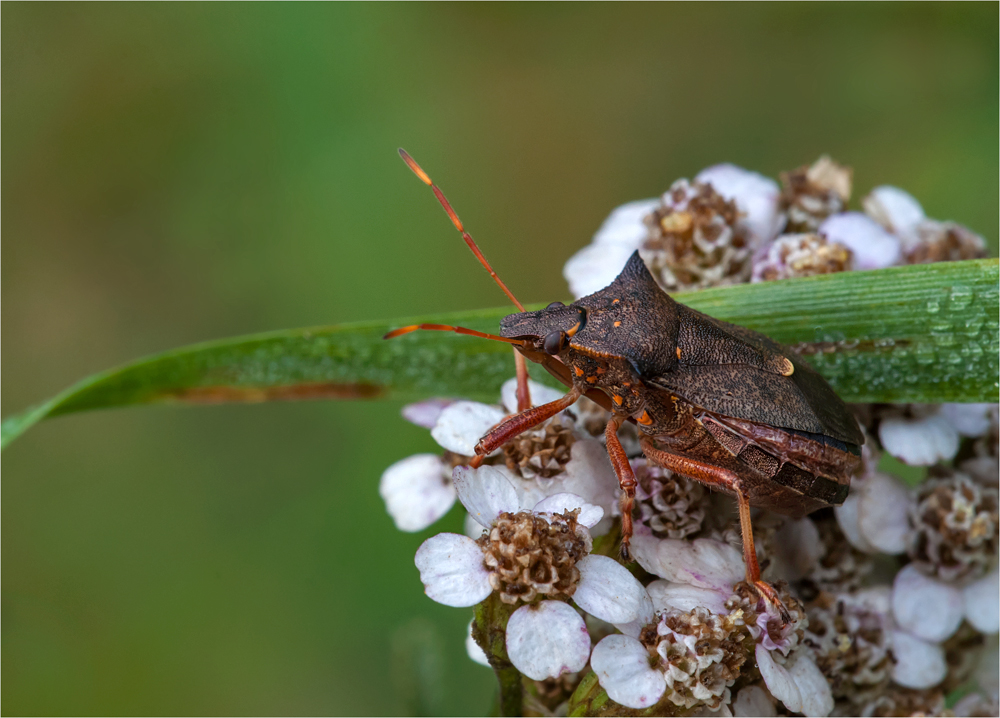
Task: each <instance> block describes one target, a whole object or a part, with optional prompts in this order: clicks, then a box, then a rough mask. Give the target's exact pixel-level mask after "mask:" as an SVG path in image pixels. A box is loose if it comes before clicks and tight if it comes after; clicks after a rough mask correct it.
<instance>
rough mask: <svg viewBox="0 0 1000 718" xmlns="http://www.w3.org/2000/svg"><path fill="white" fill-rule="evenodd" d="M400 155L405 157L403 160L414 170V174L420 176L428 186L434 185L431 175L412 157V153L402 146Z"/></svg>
mask: <svg viewBox="0 0 1000 718" xmlns="http://www.w3.org/2000/svg"><path fill="white" fill-rule="evenodd" d="M399 156H400V157H402V158H403V162H405V163H406V166H407V167H409V168H410V169H411V170H413V174H415V175H416V176H417V177H419V178H420V180H421V181H422V182H423V183H424V184H425V185H428V186H432V185H433V184H434V183H433V182H431V178H430V176H429V175H428V174H427V173H426V172H424V170H423V169H422V168H421V167H420V165H418V164H417V161H416V160H415V159H413V158H412V157H410V153H409V152H407V151H406V150H404V149H403V148H402V147H400V148H399Z"/></svg>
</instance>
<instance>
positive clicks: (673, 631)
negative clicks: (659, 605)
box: [639, 607, 748, 710]
mask: <svg viewBox="0 0 1000 718" xmlns="http://www.w3.org/2000/svg"><path fill="white" fill-rule="evenodd" d="M747 637H748V633H747V630H746V627H745V626H744V625H743V622H742V620H741V614H740V613H739V612H735V613H732V614H730V615H728V616H719V615H716V614H714V613H711V612H710V611H709V610H708V609H705V608H701V607H697V608H694V609H692V610H691V611H688V612H681V611H669V612H667V613H665V614H663V615H662V616H661V617H660V621H659V623H657V624H655V625H653V626H648V627H647V628H645V629H643V632H642V634H641V635H640V636H639V640H640V641H641V642H642V643H643V645H645V646H646V648H647V650H649V652H650V655H651V656H652V657H653V658H658V659H659V660H658V663H659V666H658V667H659V669H660V670H662V671H663V674H664V677H665V678H666V682H667V694H666V698H667V699H668V700H669V701H670V702H671V703H673V704H674V705H677V706H682V707H684V708H692V707H694V706H705V707H707V708H708V709H710V710H715V709H717V708H719V706H722V705H724V704H727V703H729V687H730V686H732V685H733V683H735V682H736V679H737V678H738V677H739V675H740V666H742V665H743V663H744V661H746V656H747V651H746V649H745V648H744V646H743V641H744V639H746V638H747Z"/></svg>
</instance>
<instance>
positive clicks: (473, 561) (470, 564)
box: [413, 534, 493, 606]
mask: <svg viewBox="0 0 1000 718" xmlns="http://www.w3.org/2000/svg"><path fill="white" fill-rule="evenodd" d="M413 562H414V563H415V564H416V565H417V569H418V570H419V571H420V580H421V581H422V582H423V584H424V593H426V594H427V595H428V596H429V597H430V598H431V599H433V600H434V601H437V602H438V603H443V604H444V605H445V606H475V605H476V604H477V603H479V602H480V601H482V600H483V599H485V598H486V597H487V596H489V595H490V593H491V592H492V590H493V589H492V588H490V573H489V571H487V570H486V567H485V566H483V551H482V549H480V548H479V546H477V545H476V542H475V541H473V540H472V539H470V538H469V537H468V536H459V535H458V534H438V535H437V536H431V537H430V538H429V539H427V540H426V541H424V542H423V543H422V544H420V548H418V549H417V555H416V557H414V561H413Z"/></svg>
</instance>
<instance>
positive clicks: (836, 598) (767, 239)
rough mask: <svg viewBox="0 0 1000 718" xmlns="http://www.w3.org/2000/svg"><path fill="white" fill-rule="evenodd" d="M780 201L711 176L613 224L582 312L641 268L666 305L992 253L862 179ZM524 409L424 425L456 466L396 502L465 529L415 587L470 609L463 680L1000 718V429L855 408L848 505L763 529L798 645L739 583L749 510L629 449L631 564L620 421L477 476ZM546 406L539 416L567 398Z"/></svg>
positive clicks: (409, 415) (427, 462) (393, 497)
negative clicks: (859, 186)
mask: <svg viewBox="0 0 1000 718" xmlns="http://www.w3.org/2000/svg"><path fill="white" fill-rule="evenodd" d="M779 180H780V181H779V182H775V181H774V180H771V179H769V178H766V177H763V176H761V175H759V174H756V173H753V172H749V171H747V170H744V169H741V168H739V167H736V166H734V165H717V166H714V167H710V168H708V169H706V170H704V171H703V172H701V173H699V174H698V175H696V176H695V177H694V179H693V180H691V181H689V180H683V179H682V180H678V181H677V182H675V183H674V184H673V185H672V186H671V187H670V189H669V190H668V191H667V192H666V193H665V194H664V195H663V196H662V197H660V198H659V199H653V200H643V201H638V202H633V203H631V204H627V205H624V206H622V207H619V208H618V209H616V210H614V211H613V212H612V213H611V215H610V216H609V217H608V219H607V221H606V222H605V223H604V224H603V225H602V226H601V228H600V229H599V230H598V232H597V234H596V235H595V236H594V240H593V242H592V243H591V244H590V245H589V246H587V247H585V248H584V249H583V250H581V251H580V252H578V253H577V254H576V255H575V256H574V257H573V258H572V259H571V260H570V261H569V262H568V263H567V264H566V267H565V269H564V274H565V276H566V279H567V280H568V282H569V285H570V289H571V291H572V293H573V294H574V296H576V297H581V296H584V295H587V294H589V293H592V292H594V291H596V290H599V289H601V288H603V287H605V286H606V285H607V284H609V283H610V282H611V281H612V280H613V279H614V278H615V277H616V276H617V274H618V273H619V271H620V270H621V268H622V267H623V266H624V264H625V261H626V260H627V258H628V257H629V255H631V254H632V252H634V251H635V250H639V252H640V255H641V256H642V257H643V259H644V260H645V261H646V263H647V265H648V266H649V268H650V270H651V272H652V273H653V276H654V277H655V278H656V279H657V281H658V282H659V283H660V284H661V285H662V286H663V287H664V288H665V289H667V290H668V291H674V290H682V289H691V288H697V287H705V286H714V285H720V284H727V283H736V282H750V281H752V282H760V281H775V280H780V279H784V278H788V277H802V276H809V275H814V274H822V273H831V272H841V271H850V270H852V269H872V268H881V267H887V266H890V265H894V264H905V263H918V262H932V261H942V260H951V259H965V258H972V257H979V256H983V254H984V244H983V241H982V239H981V238H980V237H978V236H977V235H975V234H973V233H972V232H970V231H969V230H967V229H965V228H964V227H961V226H960V225H957V224H955V223H952V222H940V221H937V220H932V219H928V218H927V217H925V215H924V212H923V209H922V208H921V207H920V205H919V203H917V201H916V200H915V199H914V198H913V197H911V196H910V195H908V194H907V193H906V192H904V191H902V190H900V189H897V188H895V187H888V186H883V187H877V188H876V189H874V190H872V192H871V193H869V194H868V196H866V197H865V198H864V199H863V200H862V202H861V206H862V208H863V211H852V210H850V209H849V203H850V200H851V192H852V173H851V170H850V169H849V168H846V167H844V166H842V165H840V164H838V163H836V162H834V161H833V160H831V159H830V158H828V157H822V158H820V159H819V160H818V161H817V162H815V163H814V164H812V165H809V166H804V167H801V168H799V169H796V170H793V171H791V172H787V173H783V174H782V175H781V176H780V178H779ZM515 386H516V383H515V381H514V380H513V379H512V380H510V381H508V382H507V383H506V384H504V386H503V388H502V391H501V396H500V399H499V402H498V403H497V404H495V405H489V404H482V403H477V402H469V401H451V400H429V401H425V402H421V403H419V404H413V405H410V406H408V407H406V408H405V409H404V411H403V415H404V417H405V418H406V419H408V420H409V421H411V422H413V423H415V424H417V425H419V426H422V427H424V428H427V429H430V432H431V436H432V438H433V439H434V441H436V442H437V444H438V445H439V447H440V451H439V452H438V453H433V454H419V455H416V456H411V457H409V458H406V459H403V460H401V461H399V462H397V463H396V464H393V465H392V466H391V467H389V468H388V469H387V470H386V471H385V473H384V474H383V477H382V482H381V486H380V492H381V494H382V496H383V498H384V500H385V502H386V507H387V509H388V511H389V514H390V515H391V516H392V518H393V520H394V522H395V523H396V525H397V527H398V528H400V529H401V530H404V531H422V530H424V529H426V528H428V527H430V526H431V525H432V524H434V523H435V522H436V521H437V520H438V519H440V518H441V517H442V516H444V514H446V513H447V512H449V510H450V509H451V508H452V507H453V506H454V504H455V503H456V501H458V502H460V503H461V506H462V507H463V508H464V509H465V512H466V515H465V535H459V534H450V533H442V534H438V535H436V536H433V537H431V538H429V539H427V540H426V541H425V542H424V543H423V544H422V545H421V547H420V549H419V550H418V551H417V555H416V565H417V568H418V570H419V573H420V580H421V581H422V582H423V584H424V588H425V592H426V594H427V595H428V596H429V597H430V598H432V599H433V600H435V601H437V602H439V603H443V604H445V605H449V606H464V607H471V606H476V618H475V619H474V621H473V623H472V624H471V625H470V633H469V636H468V638H467V643H466V645H467V648H468V652H469V655H470V657H472V658H473V660H476V661H477V662H480V663H482V664H484V665H490V666H492V667H493V668H494V670H496V671H497V675H498V677H500V683H501V688H502V692H503V691H511V690H514V691H519V692H521V693H523V698H524V702H523V710H525V711H527V712H529V713H534V714H539V715H552V714H559V713H560V712H562V714H565V712H566V711H567V710H569V711H571V712H572V713H573V714H575V715H581V714H598V713H600V714H602V715H634V714H635V712H636V711H639V710H643V711H649V712H652V713H654V714H657V715H737V716H758V715H759V716H763V715H772V716H773V715H778V714H779V713H780V714H782V715H784V714H788V713H801V714H804V715H913V714H918V713H919V714H922V715H945V714H946V708H945V705H946V702H945V700H946V694H949V693H950V692H953V691H955V690H956V688H959V687H961V691H963V692H964V696H963V695H959V694H952V697H951V698H952V699H951V700H950V701H949V703H948V705H950V706H951V708H950V711H951V712H952V713H951V714H954V715H996V714H997V700H998V699H997V692H998V686H997V656H998V653H1000V649H998V645H997V633H998V630H1000V619H998V616H1000V588H998V580H1000V579H998V573H997V554H998V548H1000V533H998V531H1000V514H998V510H1000V509H998V504H1000V502H998V433H1000V432H998V410H997V407H996V406H995V405H984V404H945V405H933V406H925V405H904V406H895V405H866V406H856V407H854V409H855V412H856V415H857V418H858V422H859V426H860V427H861V429H862V431H863V432H864V434H865V436H866V445H865V446H864V447H863V456H862V464H861V468H860V469H859V470H858V472H857V475H856V476H855V477H854V480H853V484H852V489H851V493H850V495H849V496H848V498H847V500H846V501H845V502H844V503H843V505H842V506H839V507H836V508H835V509H824V510H821V511H819V512H816V513H814V514H812V515H811V516H808V517H805V518H802V519H797V520H790V519H784V518H782V517H780V516H777V515H774V514H767V513H765V512H758V513H757V514H756V515H755V520H754V529H755V539H756V545H757V549H758V558H759V559H760V561H761V564H762V567H763V568H764V577H765V579H767V580H768V581H769V582H771V583H772V584H773V585H775V587H776V589H777V591H778V593H779V595H780V597H781V600H782V603H783V604H784V606H785V608H786V609H787V611H788V614H789V618H788V620H784V619H783V618H782V617H781V616H779V615H777V612H776V610H775V609H774V608H773V607H772V606H771V605H770V604H769V603H767V602H765V601H762V600H760V599H759V598H758V595H757V594H756V593H755V592H754V591H753V590H752V589H751V588H750V587H749V586H747V585H746V584H745V582H744V570H745V567H744V563H743V559H742V556H741V553H740V533H739V523H738V517H737V516H736V512H735V511H734V508H735V507H734V506H733V502H732V500H731V499H730V498H729V497H726V496H723V495H720V494H717V493H713V492H711V491H710V490H708V489H707V488H706V487H705V486H703V485H702V484H699V483H697V482H695V481H693V480H691V479H689V478H686V477H684V476H681V475H678V474H674V473H672V472H670V471H668V470H666V469H663V468H661V467H659V466H656V465H655V464H652V463H651V462H649V461H648V460H647V459H646V458H644V457H643V456H642V453H641V451H640V448H639V444H638V441H637V438H636V437H635V436H634V435H630V434H629V433H628V432H629V431H630V429H629V427H628V426H627V425H626V426H625V427H623V430H622V434H621V439H622V443H623V446H624V447H625V450H626V454H627V455H628V457H629V460H630V462H631V465H632V468H633V471H634V472H635V475H636V479H637V481H638V486H637V491H636V501H635V508H634V512H633V515H632V519H633V523H634V527H635V530H634V537H633V539H632V554H633V558H634V560H635V562H636V563H635V564H633V565H631V566H630V567H628V568H627V567H626V566H624V565H622V564H621V563H620V562H619V561H618V560H617V556H616V550H617V545H616V544H617V541H618V537H619V535H620V526H621V522H620V518H621V517H620V514H619V508H618V495H619V490H618V483H617V479H616V476H615V473H614V471H613V469H612V467H611V463H610V461H609V459H608V454H607V450H606V448H605V446H604V436H603V429H604V426H605V424H606V423H607V420H608V414H607V412H605V411H604V410H603V409H601V408H600V407H599V406H597V405H596V404H594V403H593V402H590V401H589V400H586V399H582V400H580V401H579V402H577V403H576V404H574V405H573V406H572V407H570V408H569V409H566V410H564V411H563V412H561V413H560V414H558V415H556V416H555V417H553V418H551V419H549V420H548V421H546V422H544V423H542V424H541V425H539V426H537V427H534V428H533V429H531V430H529V431H527V432H525V433H524V434H522V435H520V436H518V437H516V438H514V439H513V440H511V441H510V442H509V443H508V444H506V445H505V446H502V447H500V448H499V449H498V450H497V451H496V452H494V453H493V454H492V455H491V456H489V457H486V458H485V460H484V462H483V464H482V465H481V466H479V467H478V468H471V466H470V462H471V457H472V456H473V454H474V446H475V445H476V443H477V441H478V440H479V438H480V437H481V436H482V435H483V434H485V433H486V432H487V431H488V430H489V429H490V428H492V427H493V426H495V425H496V424H497V423H499V422H500V421H502V420H503V419H504V418H505V417H506V416H509V415H511V414H513V413H515V412H516V408H517V407H516V405H517V402H516V398H515ZM529 386H530V393H531V398H532V401H533V403H534V404H535V405H540V404H543V403H547V402H549V401H553V400H555V399H557V398H558V397H559V396H561V393H560V392H557V391H555V390H553V389H550V388H548V387H546V386H543V385H541V384H536V383H534V382H531V383H530V385H529ZM885 457H892V458H893V459H895V460H896V461H899V462H903V463H905V464H908V465H911V466H921V467H927V469H926V471H927V478H926V480H924V481H922V482H921V483H919V484H918V485H915V486H914V485H911V484H907V483H904V482H903V481H902V480H901V479H900V478H897V477H896V476H894V475H892V474H891V473H890V472H888V471H886V470H885V469H884V467H885V466H887V465H889V464H891V463H892V462H890V461H888V460H887V461H882V459H883V458H885ZM510 671H514V673H513V675H514V676H515V679H514V680H513V681H511V680H510V675H511V674H510ZM521 693H519V695H521ZM957 698H960V700H957V702H956V699H957ZM519 700H520V699H519ZM567 702H568V703H567ZM505 705H509V704H506V703H505ZM517 705H521V703H517Z"/></svg>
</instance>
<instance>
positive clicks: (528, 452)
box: [503, 417, 576, 479]
mask: <svg viewBox="0 0 1000 718" xmlns="http://www.w3.org/2000/svg"><path fill="white" fill-rule="evenodd" d="M575 441H576V436H575V435H574V434H573V427H572V425H570V423H569V421H568V420H567V421H563V420H561V418H560V417H555V418H554V419H552V420H551V421H548V422H546V423H545V424H544V425H543V426H542V427H541V428H539V429H535V430H533V431H526V432H524V433H523V434H520V435H519V436H517V437H515V438H514V439H513V440H511V441H509V442H507V443H506V444H504V447H503V453H504V459H505V460H506V462H507V468H508V469H510V470H511V471H513V472H514V473H515V474H518V475H519V476H522V477H524V478H526V479H533V478H536V477H539V478H543V479H549V478H552V477H553V476H555V475H556V474H559V473H561V472H562V470H563V468H564V467H565V466H566V464H568V463H569V460H570V450H571V449H572V447H573V442H575Z"/></svg>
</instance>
